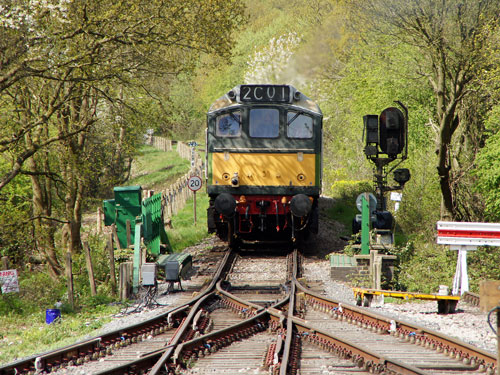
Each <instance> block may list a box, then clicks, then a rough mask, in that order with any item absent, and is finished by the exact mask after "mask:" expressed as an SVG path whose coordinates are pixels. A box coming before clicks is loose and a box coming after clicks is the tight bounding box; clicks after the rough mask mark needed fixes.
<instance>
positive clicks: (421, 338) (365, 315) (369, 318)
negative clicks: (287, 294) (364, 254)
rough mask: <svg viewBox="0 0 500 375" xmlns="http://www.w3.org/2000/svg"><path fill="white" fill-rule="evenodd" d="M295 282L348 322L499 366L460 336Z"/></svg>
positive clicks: (308, 296) (311, 298)
mask: <svg viewBox="0 0 500 375" xmlns="http://www.w3.org/2000/svg"><path fill="white" fill-rule="evenodd" d="M296 284H297V288H298V289H300V290H301V291H302V292H303V293H304V294H305V296H306V299H307V300H308V301H309V303H312V304H316V305H318V306H319V307H320V309H322V310H323V312H325V313H329V314H330V315H332V316H333V317H341V318H344V319H346V320H347V322H351V323H355V324H362V325H364V326H365V327H367V328H371V329H372V330H374V331H377V332H378V333H386V334H393V335H399V336H400V337H403V338H405V339H407V340H408V341H410V342H412V341H414V342H415V343H418V344H422V345H424V346H428V347H430V348H434V349H436V350H441V351H445V352H447V353H448V354H449V355H450V356H451V355H454V356H455V357H456V358H457V359H461V360H462V361H464V363H469V362H470V363H473V364H474V363H475V364H477V365H478V366H482V367H484V368H486V369H488V368H490V369H492V370H494V369H495V368H496V367H498V365H497V363H496V362H497V359H496V358H495V356H494V355H493V354H492V353H489V352H487V351H485V350H483V349H480V348H477V347H475V346H472V345H469V344H467V343H465V342H463V341H461V340H459V339H455V338H453V337H450V336H448V335H445V334H443V333H439V332H436V331H433V330H431V329H428V328H426V327H423V326H419V325H417V324H414V323H409V322H406V321H403V320H396V319H390V318H388V317H386V316H383V315H379V314H376V313H373V312H371V311H368V310H366V309H363V308H361V307H357V306H354V305H350V304H346V303H341V302H339V301H336V300H333V299H329V298H327V297H325V296H321V295H319V294H317V293H314V292H312V291H311V290H309V289H308V288H306V287H304V286H303V285H301V284H300V283H299V282H298V281H297V282H296Z"/></svg>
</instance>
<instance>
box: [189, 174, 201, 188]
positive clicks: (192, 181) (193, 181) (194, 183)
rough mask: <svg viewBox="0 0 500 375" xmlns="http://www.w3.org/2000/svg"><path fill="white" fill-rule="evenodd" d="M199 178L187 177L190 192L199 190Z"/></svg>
mask: <svg viewBox="0 0 500 375" xmlns="http://www.w3.org/2000/svg"><path fill="white" fill-rule="evenodd" d="M201 185H202V183H201V178H200V177H198V176H192V177H189V180H188V188H189V189H190V190H192V191H198V190H200V189H201Z"/></svg>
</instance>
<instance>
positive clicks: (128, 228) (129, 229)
mask: <svg viewBox="0 0 500 375" xmlns="http://www.w3.org/2000/svg"><path fill="white" fill-rule="evenodd" d="M125 224H126V226H127V248H129V247H130V245H132V239H131V235H132V228H131V227H130V220H127V221H126V223H125Z"/></svg>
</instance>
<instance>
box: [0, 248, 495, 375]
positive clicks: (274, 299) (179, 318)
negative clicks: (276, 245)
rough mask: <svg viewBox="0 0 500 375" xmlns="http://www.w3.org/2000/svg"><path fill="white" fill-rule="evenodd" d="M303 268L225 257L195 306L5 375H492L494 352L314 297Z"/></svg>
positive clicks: (0, 374)
mask: <svg viewBox="0 0 500 375" xmlns="http://www.w3.org/2000/svg"><path fill="white" fill-rule="evenodd" d="M299 263H300V254H298V252H297V251H293V252H290V254H289V255H288V256H277V257H275V256H272V257H270V256H265V255H259V254H249V255H248V254H240V253H235V252H232V251H229V250H228V251H226V252H225V253H224V258H223V259H221V260H220V261H219V262H218V267H217V269H216V270H215V271H214V274H213V275H212V276H211V278H210V282H209V283H205V285H204V286H203V288H200V290H199V292H198V294H197V295H196V296H195V297H194V298H191V299H190V300H188V301H186V302H184V303H180V305H179V306H177V307H175V308H173V309H171V310H169V311H167V312H166V313H164V314H162V315H160V316H158V317H156V318H154V319H151V320H150V321H147V322H141V324H136V325H134V326H131V327H127V328H126V329H122V330H120V331H117V332H114V333H112V334H109V335H108V336H106V337H104V336H103V337H98V338H94V339H92V340H88V341H87V342H82V343H79V344H75V345H73V346H72V347H67V348H63V349H60V350H59V351H53V352H50V353H46V354H44V355H40V356H38V357H33V358H31V359H29V361H25V362H24V363H14V364H9V365H7V366H3V367H1V368H0V375H4V374H5V375H7V374H8V375H10V374H35V373H37V372H38V373H49V372H51V371H52V372H55V370H56V369H57V368H60V367H64V371H63V372H61V373H66V374H71V373H80V374H81V373H92V374H100V375H104V374H106V375H107V374H128V375H136V374H137V375H142V374H152V375H154V374H213V373H217V374H224V373H226V374H238V373H244V374H280V375H285V374H286V375H288V374H292V375H293V374H301V375H305V374H311V375H312V374H320V373H321V374H352V373H359V374H364V373H367V374H368V373H383V374H435V375H441V374H443V375H444V374H476V373H480V372H482V373H486V374H488V375H492V374H494V373H495V370H496V359H495V358H494V356H493V355H492V354H491V353H489V352H486V351H483V350H481V349H479V348H476V347H473V346H471V345H468V344H466V343H463V342H460V341H458V340H456V339H453V338H450V337H448V336H445V335H442V334H439V333H437V332H434V331H431V330H428V329H426V328H424V327H419V326H417V325H414V324H412V323H408V322H404V321H396V320H391V319H389V318H387V317H384V316H382V315H378V314H374V313H372V312H369V311H367V310H366V309H363V308H361V307H357V306H353V305H347V304H342V303H341V302H339V301H335V300H332V299H329V298H326V297H325V296H323V295H321V294H318V293H316V292H313V291H312V290H311V289H308V288H306V287H305V286H304V285H302V283H301V282H300V281H299V280H300V267H299ZM271 264H272V265H273V266H272V267H271V266H270V265H271ZM206 276H208V275H204V277H206ZM76 364H80V366H75V365H76ZM73 368H74V369H75V372H71V371H72V369H73Z"/></svg>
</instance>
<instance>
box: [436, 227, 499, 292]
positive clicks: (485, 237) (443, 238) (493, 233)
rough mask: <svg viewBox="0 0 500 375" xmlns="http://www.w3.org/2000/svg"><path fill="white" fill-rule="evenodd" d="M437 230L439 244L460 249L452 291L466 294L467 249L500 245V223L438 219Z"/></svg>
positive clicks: (467, 282) (467, 278)
mask: <svg viewBox="0 0 500 375" xmlns="http://www.w3.org/2000/svg"><path fill="white" fill-rule="evenodd" d="M437 232H438V236H437V243H438V244H440V245H449V246H450V249H451V250H458V259H457V268H456V271H455V277H454V278H453V292H452V293H453V295H457V294H464V293H465V292H468V291H469V276H468V274H467V251H470V250H476V249H477V247H478V246H500V224H496V223H461V222H451V221H438V223H437Z"/></svg>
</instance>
